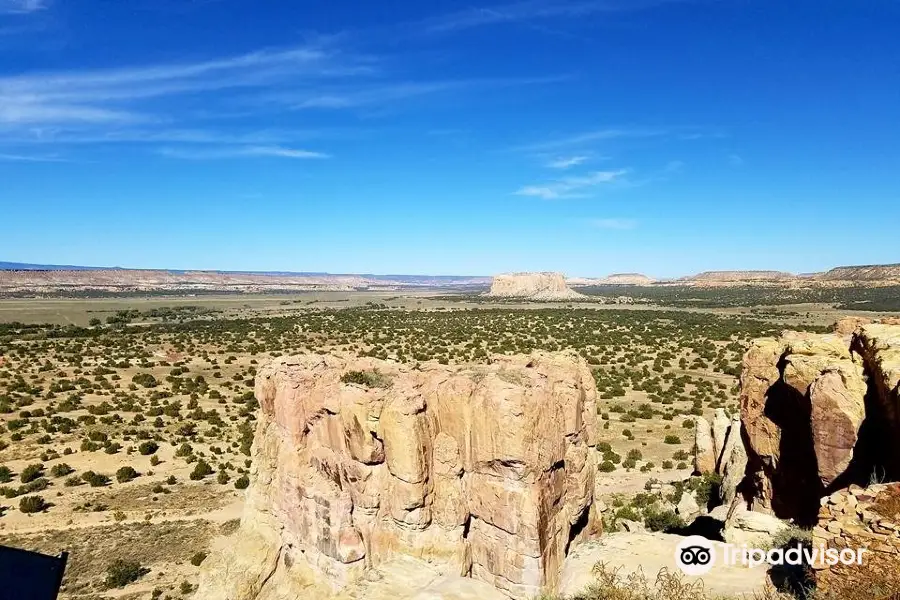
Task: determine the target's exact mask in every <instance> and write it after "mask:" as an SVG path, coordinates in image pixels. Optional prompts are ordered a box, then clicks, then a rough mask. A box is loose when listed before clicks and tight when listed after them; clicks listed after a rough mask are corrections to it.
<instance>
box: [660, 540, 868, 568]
mask: <svg viewBox="0 0 900 600" xmlns="http://www.w3.org/2000/svg"><path fill="white" fill-rule="evenodd" d="M717 545H718V546H719V548H718V551H717V549H716V548H715V546H714V545H713V542H711V541H710V540H708V539H706V538H704V537H700V536H698V535H692V536H689V537H686V538H684V539H683V540H682V541H681V543H680V544H678V546H677V547H676V548H675V564H676V565H678V568H679V569H681V571H682V572H683V573H685V574H686V575H704V574H705V573H708V572H709V571H710V569H712V568H713V566H714V565H715V564H716V563H717V562H718V563H719V564H722V565H726V566H736V565H742V566H745V567H750V568H753V567H758V566H760V565H763V564H766V565H768V566H780V565H794V566H796V565H803V564H810V565H816V564H818V565H823V566H829V567H833V566H835V565H837V564H842V565H862V564H863V553H865V552H866V551H867V549H866V548H857V549H855V550H854V549H852V548H843V549H840V550H839V549H837V548H826V547H825V546H824V545H820V546H818V547H807V546H803V545H802V544H799V543H798V544H797V545H796V546H791V547H788V548H773V549H771V550H763V549H761V548H750V547H748V546H747V545H746V544H744V545H742V546H737V545H734V544H723V543H719V544H717ZM717 559H718V560H717Z"/></svg>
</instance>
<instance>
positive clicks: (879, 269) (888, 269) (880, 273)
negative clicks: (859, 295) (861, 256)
mask: <svg viewBox="0 0 900 600" xmlns="http://www.w3.org/2000/svg"><path fill="white" fill-rule="evenodd" d="M816 278H817V279H821V280H824V281H900V264H893V265H861V266H857V267H835V268H834V269H831V270H830V271H827V272H825V273H821V274H819V275H818V276H817V277H816Z"/></svg>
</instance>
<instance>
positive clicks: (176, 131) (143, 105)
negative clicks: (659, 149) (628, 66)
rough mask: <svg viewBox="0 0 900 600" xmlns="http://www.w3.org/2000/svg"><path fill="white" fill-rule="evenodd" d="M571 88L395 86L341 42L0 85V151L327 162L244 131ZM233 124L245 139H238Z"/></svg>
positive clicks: (479, 82)
mask: <svg viewBox="0 0 900 600" xmlns="http://www.w3.org/2000/svg"><path fill="white" fill-rule="evenodd" d="M2 1H3V0H0V2H2ZM564 79H565V77H534V78H521V77H519V78H513V77H510V78H503V77H498V78H481V79H475V78H473V79H459V80H436V81H435V80H430V81H429V80H424V81H423V80H406V81H397V80H396V79H392V78H391V77H390V74H388V73H385V72H383V70H382V65H381V59H379V58H378V57H373V56H369V55H365V54H360V53H357V52H350V51H347V50H345V49H343V48H341V47H338V45H337V42H336V41H335V39H322V40H317V41H315V42H313V43H309V44H307V45H304V46H297V47H292V48H282V49H263V50H257V51H254V52H248V53H244V54H238V55H231V56H224V57H218V58H212V59H206V60H196V61H182V62H178V63H161V64H147V65H139V66H126V67H116V68H109V69H90V70H85V69H81V70H70V71H62V72H38V73H25V74H23V75H16V76H5V77H4V76H0V150H3V149H4V147H6V148H7V149H8V148H12V147H18V146H21V145H25V144H41V145H44V146H53V145H54V144H85V145H87V144H110V143H135V144H155V145H165V146H166V148H167V151H169V152H170V153H171V154H173V155H174V154H177V153H180V154H181V155H182V156H184V157H188V156H189V155H190V156H193V157H198V158H199V157H201V155H202V158H213V157H232V156H245V157H246V156H280V157H284V158H316V157H321V156H319V155H321V154H323V153H320V152H314V153H310V154H304V153H303V152H305V151H297V152H299V153H296V152H294V151H293V150H292V148H295V147H297V146H298V145H305V142H304V140H306V139H309V138H310V137H315V136H310V135H307V132H304V131H300V132H294V131H290V130H282V131H277V132H273V131H270V130H268V129H262V130H261V131H258V132H254V131H252V130H251V131H246V129H247V127H248V124H249V123H252V124H253V126H256V127H259V126H260V125H262V127H263V128H265V127H267V126H269V125H273V124H275V123H296V122H297V120H296V118H291V117H289V116H288V113H289V112H291V111H301V110H312V109H330V110H348V109H354V108H360V109H362V108H365V110H367V111H372V110H376V111H377V110H396V109H397V106H398V105H399V103H400V102H401V101H404V100H407V99H413V98H416V97H420V96H421V97H425V96H429V97H431V96H435V95H437V94H450V93H455V94H456V96H455V97H454V100H456V99H457V98H458V97H459V95H460V94H462V93H468V94H470V95H471V96H472V97H476V95H477V94H476V92H477V91H479V90H486V89H492V90H494V89H500V88H503V87H514V86H524V85H541V84H549V83H556V82H559V81H563V80H564ZM279 117H281V118H279ZM236 124H237V126H240V127H242V128H243V129H244V130H245V132H244V133H233V131H234V129H235V127H236ZM354 127H356V128H357V129H358V125H354ZM319 133H321V132H319ZM194 145H196V146H201V145H207V146H209V148H196V147H194V148H191V146H194ZM236 149H240V150H236ZM251 149H252V150H251Z"/></svg>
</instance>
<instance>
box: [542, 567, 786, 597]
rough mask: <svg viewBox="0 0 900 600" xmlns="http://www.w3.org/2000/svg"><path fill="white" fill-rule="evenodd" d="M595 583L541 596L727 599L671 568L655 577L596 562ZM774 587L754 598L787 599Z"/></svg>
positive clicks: (700, 582) (663, 570) (594, 570)
mask: <svg viewBox="0 0 900 600" xmlns="http://www.w3.org/2000/svg"><path fill="white" fill-rule="evenodd" d="M593 575H594V579H595V581H594V583H592V584H591V585H589V586H588V588H587V589H586V590H584V591H583V592H580V593H578V594H575V595H574V596H569V597H567V598H556V599H552V598H548V597H545V598H543V599H542V600H725V598H724V597H723V596H714V595H710V593H709V592H707V591H706V589H705V588H704V587H703V582H702V581H695V582H688V581H685V579H684V577H683V576H682V575H681V574H679V573H676V572H671V571H669V570H668V569H662V570H661V571H659V573H657V574H656V578H655V579H653V580H650V579H648V578H647V577H646V576H645V575H644V573H643V572H641V571H640V570H638V571H636V572H632V573H627V574H623V573H622V571H621V569H620V568H610V567H608V566H607V565H605V564H604V563H597V564H596V565H594V569H593ZM786 599H787V597H786V596H783V595H780V594H778V593H777V592H776V591H774V590H771V589H769V590H766V591H765V592H764V593H761V594H756V595H754V596H753V600H786Z"/></svg>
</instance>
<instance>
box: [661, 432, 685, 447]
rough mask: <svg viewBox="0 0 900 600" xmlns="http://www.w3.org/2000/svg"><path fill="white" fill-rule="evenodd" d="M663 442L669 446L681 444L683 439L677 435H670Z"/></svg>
mask: <svg viewBox="0 0 900 600" xmlns="http://www.w3.org/2000/svg"><path fill="white" fill-rule="evenodd" d="M663 441H664V442H665V443H667V444H680V443H681V438H680V437H678V436H677V435H675V434H671V433H670V434H669V435H667V436H666V439H665V440H663Z"/></svg>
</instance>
